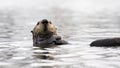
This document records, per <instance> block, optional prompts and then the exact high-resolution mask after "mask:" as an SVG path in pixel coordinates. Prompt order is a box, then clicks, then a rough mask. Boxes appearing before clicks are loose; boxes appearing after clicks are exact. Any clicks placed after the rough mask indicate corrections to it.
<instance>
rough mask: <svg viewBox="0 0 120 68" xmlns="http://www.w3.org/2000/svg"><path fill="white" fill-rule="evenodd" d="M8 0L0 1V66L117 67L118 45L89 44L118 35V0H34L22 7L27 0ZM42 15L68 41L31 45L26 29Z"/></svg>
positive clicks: (30, 38) (45, 67) (30, 37)
mask: <svg viewBox="0 0 120 68" xmlns="http://www.w3.org/2000/svg"><path fill="white" fill-rule="evenodd" d="M12 1H13V2H9V1H8V4H7V5H6V4H2V6H3V7H4V8H3V7H2V8H1V11H0V68H120V65H119V64H120V59H119V58H120V47H117V48H112V47H110V48H104V47H90V46H89V44H90V43H91V42H92V41H94V40H96V39H103V38H112V37H120V34H119V33H120V23H119V22H120V20H119V19H120V12H119V11H120V10H119V9H118V8H119V4H118V3H119V1H118V0H116V1H113V0H110V1H108V0H106V1H102V0H101V1H99V3H100V5H101V7H100V5H98V1H94V0H91V1H88V0H85V1H81V0H80V1H78V0H76V1H73V0H69V1H68V0H66V1H63V0H61V1H58V2H56V1H55V0H53V1H48V0H46V1H45V2H44V1H43V4H42V3H41V2H42V1H41V0H40V1H38V0H37V1H35V2H33V1H30V4H26V7H24V6H25V3H26V2H28V1H27V0H25V2H24V1H20V4H21V3H24V4H23V5H19V4H18V3H19V1H18V2H16V1H14V0H12ZM3 2H4V1H3ZM32 2H33V3H32ZM94 2H95V3H94ZM106 2H107V3H106ZM5 3H6V2H5ZM15 3H17V4H15ZM39 3H40V4H39ZM72 3H73V5H71V4H72ZM79 3H80V5H79ZM102 3H103V6H102ZM31 4H32V5H33V6H32V5H31ZM35 4H37V5H35ZM44 4H48V5H49V6H45V5H44ZM75 4H76V5H77V6H76V5H75ZM87 4H88V5H87ZM93 4H96V7H94V5H93ZM105 5H106V6H105ZM8 6H10V8H9V7H8ZM36 6H41V7H36ZM78 6H80V8H79V7H78ZM81 6H83V7H81ZM104 6H105V7H104ZM89 8H91V9H89ZM96 8H98V9H96ZM113 9H114V10H113ZM44 18H46V19H48V20H51V21H52V22H53V24H55V25H56V27H57V28H58V34H59V35H61V36H62V37H63V38H64V39H65V40H67V41H68V42H69V44H67V45H62V46H57V47H51V48H44V49H40V48H38V47H33V45H32V34H31V33H30V31H31V30H32V29H33V27H34V26H35V24H36V23H37V21H39V20H42V19H44Z"/></svg>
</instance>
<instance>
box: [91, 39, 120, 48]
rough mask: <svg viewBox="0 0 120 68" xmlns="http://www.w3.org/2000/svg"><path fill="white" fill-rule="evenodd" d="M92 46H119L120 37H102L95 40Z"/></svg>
mask: <svg viewBox="0 0 120 68" xmlns="http://www.w3.org/2000/svg"><path fill="white" fill-rule="evenodd" d="M90 46H97V47H117V46H120V38H109V39H100V40H96V41H93V42H92V43H91V44H90Z"/></svg>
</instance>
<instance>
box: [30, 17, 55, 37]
mask: <svg viewBox="0 0 120 68" xmlns="http://www.w3.org/2000/svg"><path fill="white" fill-rule="evenodd" d="M32 33H33V36H37V37H38V36H39V37H46V36H51V35H54V34H56V28H55V26H54V25H53V24H52V23H51V21H48V20H46V19H43V20H42V21H38V23H37V24H36V26H35V27H34V29H33V31H32Z"/></svg>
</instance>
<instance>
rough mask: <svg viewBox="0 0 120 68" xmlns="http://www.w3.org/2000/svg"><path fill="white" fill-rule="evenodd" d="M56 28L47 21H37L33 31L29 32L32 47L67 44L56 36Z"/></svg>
mask: <svg viewBox="0 0 120 68" xmlns="http://www.w3.org/2000/svg"><path fill="white" fill-rule="evenodd" d="M56 31H57V29H56V27H55V26H54V25H53V24H52V23H51V21H48V20H47V19H43V20H42V21H39V22H38V23H37V24H36V26H35V27H34V29H33V30H32V31H31V32H32V35H33V45H34V46H44V45H46V46H48V45H62V44H67V43H68V42H67V41H65V40H62V38H61V36H58V35H57V32H56Z"/></svg>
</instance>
